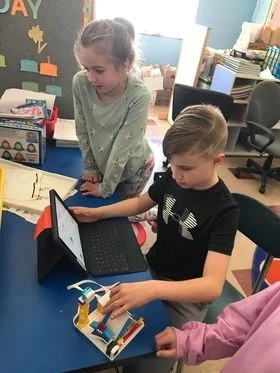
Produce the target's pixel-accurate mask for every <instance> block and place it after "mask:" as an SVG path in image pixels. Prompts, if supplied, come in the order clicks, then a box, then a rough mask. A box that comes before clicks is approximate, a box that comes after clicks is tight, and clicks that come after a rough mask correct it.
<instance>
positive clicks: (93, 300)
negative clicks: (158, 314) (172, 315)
mask: <svg viewBox="0 0 280 373" xmlns="http://www.w3.org/2000/svg"><path fill="white" fill-rule="evenodd" d="M87 283H90V284H91V286H92V284H94V285H95V287H96V285H97V287H99V288H97V289H96V290H94V289H93V288H92V287H91V286H86V287H85V288H82V287H81V286H80V285H84V284H87ZM117 285H118V283H116V284H113V285H111V286H107V287H105V286H102V285H100V284H98V283H97V282H95V281H92V280H84V281H80V282H78V283H76V284H73V285H69V286H67V289H68V290H70V289H77V290H79V291H80V296H79V298H78V309H77V313H76V315H75V316H74V318H73V325H74V326H75V327H76V328H77V329H78V330H79V331H80V332H81V333H82V334H84V335H85V336H86V337H87V338H88V339H89V340H90V341H91V342H92V343H93V344H94V345H95V346H96V347H97V348H99V350H100V351H101V352H103V354H105V355H106V356H107V357H108V358H109V359H110V360H111V361H113V360H114V359H115V357H116V356H117V355H118V354H119V353H120V352H121V351H122V350H123V349H124V348H125V347H126V346H127V345H128V344H129V343H130V342H131V341H132V340H133V338H134V337H135V336H136V335H137V334H138V333H139V332H140V330H141V329H142V328H143V327H144V326H145V324H144V319H143V318H142V317H136V316H135V315H133V314H132V313H130V312H128V311H126V312H124V313H123V314H122V315H120V316H118V317H117V318H115V319H113V320H112V319H111V318H110V316H111V313H110V312H109V313H107V314H104V313H103V312H102V309H103V306H104V305H105V304H106V303H107V302H108V300H109V299H110V291H111V289H112V288H113V287H115V286H117ZM100 293H101V294H100Z"/></svg>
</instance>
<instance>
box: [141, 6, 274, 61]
mask: <svg viewBox="0 0 280 373" xmlns="http://www.w3.org/2000/svg"><path fill="white" fill-rule="evenodd" d="M271 1H272V0H246V1H244V0H235V1H232V0H223V1H220V0H199V4H198V10H197V16H196V20H195V21H196V23H198V24H201V25H204V26H207V27H210V28H211V31H210V37H209V42H208V46H209V47H212V48H217V49H227V48H232V47H233V45H234V44H235V42H236V40H237V38H238V36H239V34H240V32H241V26H242V23H243V22H245V21H249V22H259V23H263V22H264V21H265V19H266V15H267V12H268V9H269V6H270V3H271ZM170 16H172V14H171V15H170ZM139 42H140V47H141V50H142V55H143V63H144V64H147V65H148V64H160V65H162V64H166V63H169V64H171V65H173V66H174V65H175V66H177V63H178V58H179V53H180V46H181V43H182V40H181V39H176V38H167V37H163V36H156V35H145V34H140V35H139Z"/></svg>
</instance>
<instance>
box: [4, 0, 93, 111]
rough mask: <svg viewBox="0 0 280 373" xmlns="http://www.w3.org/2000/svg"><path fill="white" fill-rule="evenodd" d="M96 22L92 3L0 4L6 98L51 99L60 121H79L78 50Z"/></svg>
mask: <svg viewBox="0 0 280 373" xmlns="http://www.w3.org/2000/svg"><path fill="white" fill-rule="evenodd" d="M92 17H93V1H92V0H4V1H0V96H2V94H3V92H4V91H5V90H6V89H7V88H22V89H28V90H32V91H37V92H45V93H51V94H54V95H56V101H55V103H56V105H57V106H58V108H59V116H60V117H61V118H73V116H74V114H73V99H72V78H73V75H74V74H75V73H76V72H77V71H78V69H79V67H78V64H77V62H76V60H75V58H74V54H73V45H74V42H75V39H76V37H77V34H78V32H79V30H80V29H81V27H82V26H83V25H85V24H87V23H88V22H89V21H90V20H91V19H92Z"/></svg>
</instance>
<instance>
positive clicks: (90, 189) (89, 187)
mask: <svg viewBox="0 0 280 373" xmlns="http://www.w3.org/2000/svg"><path fill="white" fill-rule="evenodd" d="M99 185H100V183H95V184H93V183H92V182H89V181H86V182H85V183H83V184H82V185H81V186H80V188H79V191H80V192H82V194H83V195H85V196H89V195H91V196H95V197H100V192H99Z"/></svg>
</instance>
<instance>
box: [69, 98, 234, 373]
mask: <svg viewBox="0 0 280 373" xmlns="http://www.w3.org/2000/svg"><path fill="white" fill-rule="evenodd" d="M226 142H227V123H226V121H225V119H224V117H223V115H222V114H221V112H220V110H219V109H217V108H216V107H213V106H211V105H195V106H190V107H187V108H186V109H184V110H183V111H182V112H181V113H180V114H179V115H178V117H177V118H176V120H175V121H174V123H173V125H172V126H171V127H170V129H169V130H168V131H167V133H166V135H165V137H164V140H163V153H164V155H165V156H166V157H167V159H168V161H169V163H170V168H169V169H168V171H167V172H166V173H165V174H164V176H163V177H162V178H161V179H160V180H158V181H157V182H156V183H154V184H153V185H152V186H151V187H150V188H149V190H148V192H147V193H145V194H143V195H141V196H140V197H137V198H132V199H128V200H126V201H123V202H120V203H117V204H114V205H110V206H104V207H99V208H85V207H72V210H73V211H74V213H75V214H76V216H77V218H78V219H79V221H81V222H89V221H96V220H99V219H105V218H109V217H113V216H132V215H138V214H140V213H143V212H145V211H147V210H149V209H151V208H152V207H154V206H155V205H158V216H157V222H158V225H157V240H156V242H155V244H154V245H153V246H152V248H151V249H150V251H149V253H148V254H147V256H146V257H147V261H148V264H149V266H150V270H151V274H152V277H153V280H150V281H143V282H135V283H129V284H120V285H118V286H116V287H115V288H114V289H113V290H112V291H111V298H110V301H109V302H108V303H107V305H106V307H105V312H110V311H113V312H112V315H111V317H112V318H114V317H117V316H119V315H121V314H122V313H123V312H125V311H127V310H130V309H133V308H136V307H139V306H142V305H144V304H146V303H148V302H150V301H152V300H155V299H160V300H163V301H164V302H165V306H166V310H167V313H168V316H169V318H170V320H171V322H172V325H173V326H176V327H180V326H181V325H182V324H184V323H185V322H186V321H189V320H203V319H204V317H205V315H206V312H207V303H209V302H211V301H213V300H215V299H216V298H218V297H219V296H220V294H221V291H222V288H223V284H224V281H225V277H226V273H227V269H228V264H229V260H230V255H231V252H232V249H233V244H234V238H235V234H236V230H237V224H238V206H237V203H236V202H235V201H234V200H233V198H232V196H231V193H230V192H229V190H228V189H227V187H226V186H225V184H224V183H223V181H222V180H221V179H220V178H219V177H218V175H217V166H219V165H220V164H221V163H222V161H223V160H224V157H225V156H224V148H225V145H226ZM166 365H167V364H166V362H165V370H157V371H160V372H164V371H169V370H166V369H167V368H166ZM132 371H133V370H132ZM134 371H135V372H138V370H136V369H135V370H134ZM139 371H140V370H139ZM141 371H142V370H141ZM150 371H151V370H150ZM146 372H147V370H146Z"/></svg>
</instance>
